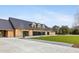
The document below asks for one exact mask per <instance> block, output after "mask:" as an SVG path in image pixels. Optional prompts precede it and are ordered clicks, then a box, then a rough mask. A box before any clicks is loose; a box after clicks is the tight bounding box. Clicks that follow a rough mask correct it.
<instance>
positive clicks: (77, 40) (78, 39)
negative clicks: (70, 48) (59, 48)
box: [32, 36, 79, 44]
mask: <svg viewBox="0 0 79 59" xmlns="http://www.w3.org/2000/svg"><path fill="white" fill-rule="evenodd" d="M32 39H39V40H47V41H55V42H64V43H72V44H79V36H42V37H35V38H32Z"/></svg>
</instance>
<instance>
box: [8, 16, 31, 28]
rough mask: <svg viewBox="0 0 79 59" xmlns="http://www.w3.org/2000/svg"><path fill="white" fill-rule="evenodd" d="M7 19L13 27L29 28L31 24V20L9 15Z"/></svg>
mask: <svg viewBox="0 0 79 59" xmlns="http://www.w3.org/2000/svg"><path fill="white" fill-rule="evenodd" d="M9 21H10V22H11V23H12V26H13V28H15V29H28V28H30V24H32V22H30V21H25V20H21V19H17V18H12V17H9Z"/></svg>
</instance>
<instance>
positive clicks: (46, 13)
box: [0, 5, 79, 27]
mask: <svg viewBox="0 0 79 59" xmlns="http://www.w3.org/2000/svg"><path fill="white" fill-rule="evenodd" d="M78 10H79V7H78V6H74V5H71V6H69V5H67V6H64V5H62V6H61V5H40V6H39V5H38V6H34V5H30V6H29V5H26V6H21V5H19V6H16V5H14V6H10V5H9V6H0V18H3V19H8V17H15V18H19V19H24V20H28V21H32V22H38V23H43V24H46V25H47V26H49V27H52V26H54V25H59V26H61V25H68V26H70V27H71V26H72V24H73V21H74V15H75V13H76V12H77V11H78Z"/></svg>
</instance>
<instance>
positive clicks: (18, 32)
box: [15, 29, 23, 37]
mask: <svg viewBox="0 0 79 59" xmlns="http://www.w3.org/2000/svg"><path fill="white" fill-rule="evenodd" d="M15 37H23V34H22V31H21V30H20V29H16V30H15Z"/></svg>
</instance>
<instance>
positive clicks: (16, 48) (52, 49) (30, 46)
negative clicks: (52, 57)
mask: <svg viewBox="0 0 79 59" xmlns="http://www.w3.org/2000/svg"><path fill="white" fill-rule="evenodd" d="M78 52H79V49H78V48H72V47H68V46H63V45H57V44H49V43H45V42H41V41H34V40H29V39H26V40H24V39H18V38H0V53H78Z"/></svg>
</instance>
